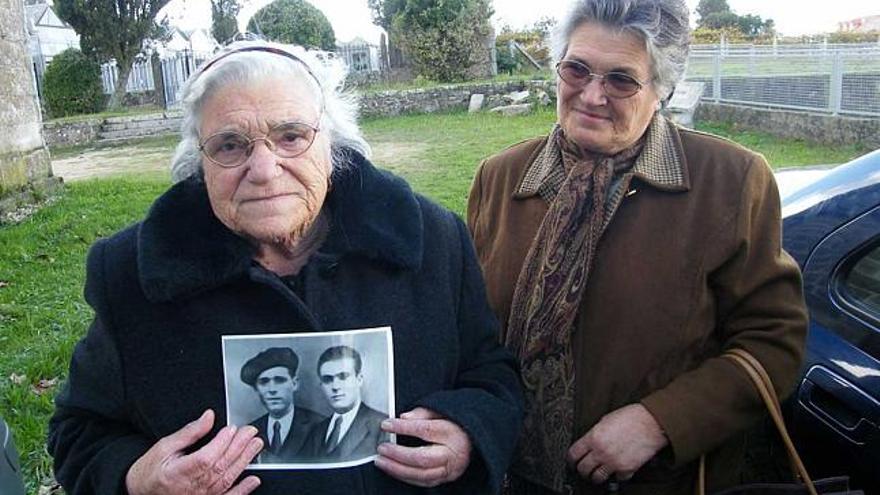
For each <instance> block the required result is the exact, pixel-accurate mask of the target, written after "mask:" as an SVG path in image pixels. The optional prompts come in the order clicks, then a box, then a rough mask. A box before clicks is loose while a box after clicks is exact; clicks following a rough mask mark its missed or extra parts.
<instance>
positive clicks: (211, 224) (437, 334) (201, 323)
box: [48, 156, 522, 495]
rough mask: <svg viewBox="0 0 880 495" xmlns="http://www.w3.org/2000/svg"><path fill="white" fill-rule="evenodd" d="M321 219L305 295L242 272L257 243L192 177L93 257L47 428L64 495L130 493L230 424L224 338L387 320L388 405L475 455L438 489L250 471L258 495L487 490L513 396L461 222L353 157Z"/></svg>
mask: <svg viewBox="0 0 880 495" xmlns="http://www.w3.org/2000/svg"><path fill="white" fill-rule="evenodd" d="M324 208H326V209H327V211H328V212H329V213H330V217H331V222H332V225H331V228H330V232H329V234H328V237H327V239H326V240H325V242H324V244H323V245H322V246H321V248H320V249H319V252H318V253H316V254H314V255H313V256H312V257H311V259H310V260H309V262H308V263H307V264H306V266H305V267H304V268H303V269H302V271H301V272H300V274H299V275H298V276H299V277H301V280H302V286H303V287H304V291H303V297H302V298H300V297H298V296H297V295H296V294H295V293H294V292H293V291H291V290H290V289H289V288H288V287H287V286H286V285H285V284H284V283H283V281H282V280H281V279H280V278H279V277H278V276H276V275H275V274H274V273H271V272H269V271H267V270H265V269H263V268H262V267H261V266H259V265H257V264H256V263H254V262H253V261H252V259H253V250H252V248H251V246H250V245H249V244H248V243H247V242H245V241H244V240H243V239H242V238H240V237H238V236H237V235H235V234H233V233H232V232H231V231H229V230H228V229H227V228H226V227H225V226H223V224H222V223H220V222H219V221H218V220H217V219H216V217H215V216H214V215H213V213H212V210H211V207H210V203H209V201H208V197H207V193H206V190H205V186H204V184H203V183H202V182H201V181H199V180H197V179H194V178H191V179H188V180H186V181H184V182H181V183H178V184H176V185H174V186H173V187H172V188H171V189H170V190H169V191H168V192H166V193H165V194H163V195H162V196H161V197H160V198H159V199H158V200H157V201H156V202H155V203H154V205H153V206H152V208H151V210H150V212H149V213H148V215H147V217H146V219H144V220H143V221H142V222H140V223H138V224H136V225H134V226H132V227H130V228H127V229H125V230H123V231H121V232H119V233H117V234H116V235H114V236H112V237H110V238H108V239H102V240H100V241H98V242H97V243H96V244H95V246H93V248H92V250H91V252H90V253H89V257H88V262H87V277H86V288H85V297H86V300H87V301H88V303H89V304H90V305H91V306H92V307H93V308H94V310H95V318H94V321H93V322H92V325H91V327H90V328H89V331H88V334H87V335H86V337H85V338H84V339H83V340H82V341H80V342H79V343H78V344H77V347H76V349H75V351H74V354H73V358H72V361H71V366H70V374H69V378H68V380H67V382H66V384H65V387H64V389H63V390H62V392H61V393H60V394H59V396H58V397H57V399H56V411H55V415H54V416H53V418H52V420H51V423H50V425H49V445H48V447H49V451H50V453H51V454H52V455H53V457H54V459H55V472H56V477H57V479H58V481H59V482H61V484H62V486H64V488H65V490H67V493H68V494H69V495H85V494H89V495H93V494H94V495H100V494H112V493H121V492H123V489H124V478H125V474H126V472H127V471H128V469H129V467H130V466H131V464H132V463H133V462H134V461H135V460H137V458H139V457H140V456H141V455H143V454H144V453H145V452H146V451H147V449H149V448H150V447H151V446H152V445H153V444H155V443H156V441H158V440H159V439H160V438H162V437H163V436H166V435H169V434H171V433H173V432H175V431H177V430H178V429H180V428H181V427H183V426H184V425H185V424H187V423H188V422H190V421H192V420H194V419H196V418H197V417H199V416H200V414H201V413H202V412H203V411H204V410H205V409H206V408H213V409H214V410H215V411H216V412H217V421H216V422H215V427H214V431H212V433H211V436H213V435H214V434H216V432H217V431H218V430H219V428H220V427H221V426H222V425H224V424H226V417H225V402H224V398H225V395H224V383H223V363H222V357H221V336H222V335H228V334H262V333H286V332H315V331H324V330H339V329H349V328H367V327H379V326H386V325H388V326H390V327H391V328H392V332H393V338H394V366H395V377H396V390H395V401H396V404H395V406H396V410H397V411H400V412H404V411H407V410H410V409H412V408H414V407H417V406H423V407H427V408H429V409H432V410H434V411H437V412H438V413H440V414H442V415H444V416H446V417H448V418H449V419H451V420H452V421H454V422H455V423H457V424H458V425H460V426H461V427H462V428H463V429H464V430H465V431H466V432H467V433H468V435H469V436H470V438H471V441H472V443H473V447H474V449H473V455H472V458H471V462H470V467H469V469H468V471H467V472H466V473H465V475H464V476H463V477H462V478H461V479H459V480H458V481H457V482H455V483H451V484H448V485H445V486H442V487H439V488H436V489H433V490H432V489H421V488H417V487H413V486H410V485H407V484H404V483H402V482H398V481H396V480H394V479H392V478H390V477H388V476H386V475H385V474H383V473H382V472H381V471H379V470H378V469H376V468H375V467H374V465H373V464H372V463H370V464H365V465H362V466H357V467H354V468H347V469H341V470H332V471H327V470H316V471H299V472H295V473H292V472H290V471H258V472H255V474H257V475H258V476H259V477H260V478H261V479H262V485H261V486H260V488H259V489H258V490H257V492H256V493H261V494H285V495H287V494H291V495H307V494H346V495H349V494H368V493H369V494H392V493H401V494H407V493H413V494H416V493H490V492H495V491H497V489H498V487H499V485H500V482H501V479H502V476H503V473H504V471H505V469H506V468H507V465H508V462H509V460H510V457H511V455H512V452H513V448H514V445H515V443H516V440H517V436H518V432H519V427H520V421H521V415H522V397H521V392H520V386H519V380H518V377H517V372H516V367H515V363H514V361H513V360H512V358H511V356H510V355H509V354H508V353H507V352H506V351H505V350H504V349H503V348H502V347H501V346H500V345H499V344H498V337H497V331H498V328H497V323H496V321H495V319H494V316H493V315H492V312H491V310H490V309H489V306H488V304H487V302H486V296H485V293H484V288H483V282H482V278H481V274H480V268H479V266H478V265H477V262H476V259H475V256H474V252H473V248H472V246H471V242H470V239H469V236H468V232H467V230H466V228H465V227H464V225H463V223H462V222H461V220H460V219H458V218H457V217H456V216H455V215H453V214H452V213H450V212H448V211H446V210H444V209H442V208H440V207H438V206H437V205H435V204H433V203H431V202H430V201H428V200H426V199H425V198H423V197H421V196H419V195H416V194H414V193H413V192H412V191H411V190H410V188H409V186H408V185H406V183H405V182H404V181H402V180H401V179H399V178H397V177H394V176H392V175H391V174H388V173H386V172H381V171H378V170H377V169H375V168H374V167H373V166H372V165H371V164H370V163H369V162H367V161H366V160H364V159H362V158H360V157H359V156H354V157H353V159H352V163H351V166H350V167H348V168H345V169H342V171H341V172H337V173H335V174H334V177H333V189H332V191H331V193H330V195H329V196H328V198H327V201H326V202H325V205H324ZM428 363H430V365H428Z"/></svg>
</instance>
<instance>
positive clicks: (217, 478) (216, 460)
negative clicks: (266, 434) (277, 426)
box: [125, 409, 263, 495]
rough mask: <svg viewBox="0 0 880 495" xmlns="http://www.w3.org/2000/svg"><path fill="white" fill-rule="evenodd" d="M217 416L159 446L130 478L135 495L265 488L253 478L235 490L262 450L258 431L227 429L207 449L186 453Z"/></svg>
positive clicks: (241, 494)
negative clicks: (241, 477)
mask: <svg viewBox="0 0 880 495" xmlns="http://www.w3.org/2000/svg"><path fill="white" fill-rule="evenodd" d="M213 424H214V412H213V411H211V410H210V409H208V410H207V411H205V412H204V413H203V414H202V416H201V417H200V418H199V419H197V420H195V421H193V422H192V423H190V424H188V425H186V426H184V427H183V428H181V429H179V430H177V431H176V432H174V433H172V434H171V435H168V436H167V437H164V438H162V439H161V440H159V441H158V442H156V444H155V445H153V447H151V448H150V450H148V451H147V453H145V454H144V455H143V456H141V457H140V458H139V459H138V460H137V461H135V463H134V464H132V466H131V468H130V469H129V470H128V473H127V474H126V476H125V486H126V488H127V489H128V493H129V494H131V495H162V494H194V495H195V494H198V495H202V494H205V495H208V494H228V495H246V494H248V493H251V492H252V491H254V490H255V489H256V488H257V487H258V486H260V479H259V478H257V477H256V476H248V477H247V478H245V479H243V480H242V481H241V483H239V484H238V485H235V486H233V483H235V480H236V479H237V478H238V476H239V475H240V474H241V473H242V471H244V468H245V467H247V465H248V463H250V461H251V459H253V458H254V456H256V455H257V454H258V453H259V452H260V450H262V448H263V441H262V440H260V439H259V438H255V436H256V434H257V430H256V428H254V427H253V426H245V427H243V428H240V429H239V428H236V427H235V426H227V427H225V428H223V429H222V430H220V431H219V432H218V433H217V436H215V437H214V438H213V439H212V440H211V441H210V442H208V444H207V445H205V446H204V447H202V448H200V449H199V450H197V451H195V452H193V453H191V454H186V455H185V454H184V453H183V451H184V449H186V448H187V447H189V446H190V445H192V444H194V443H196V442H197V441H198V440H199V439H200V438H202V437H204V436H205V435H207V434H208V432H209V431H211V426H212V425H213Z"/></svg>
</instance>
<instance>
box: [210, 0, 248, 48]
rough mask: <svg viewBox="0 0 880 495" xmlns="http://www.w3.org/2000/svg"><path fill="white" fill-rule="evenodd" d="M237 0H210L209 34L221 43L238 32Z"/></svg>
mask: <svg viewBox="0 0 880 495" xmlns="http://www.w3.org/2000/svg"><path fill="white" fill-rule="evenodd" d="M239 10H241V5H239V3H238V0H211V36H213V37H214V39H215V40H217V43H220V44H223V43H226V42H227V41H229V40H231V39H232V38H233V37H234V36H235V35H236V34H238V21H236V19H235V18H236V16H238V11H239Z"/></svg>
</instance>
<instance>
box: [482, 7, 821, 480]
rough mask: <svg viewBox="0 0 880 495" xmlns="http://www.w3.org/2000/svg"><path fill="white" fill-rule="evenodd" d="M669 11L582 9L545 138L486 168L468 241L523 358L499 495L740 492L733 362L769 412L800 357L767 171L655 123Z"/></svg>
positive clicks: (795, 304) (674, 74)
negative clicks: (513, 439)
mask: <svg viewBox="0 0 880 495" xmlns="http://www.w3.org/2000/svg"><path fill="white" fill-rule="evenodd" d="M688 37H689V29H688V11H687V8H686V6H685V4H684V2H683V1H682V0H579V1H577V2H576V4H575V5H574V6H573V8H572V10H571V12H570V14H569V15H568V17H567V18H565V19H563V21H562V22H561V23H560V25H559V28H558V32H557V33H556V38H557V39H556V46H555V52H554V55H555V57H556V58H557V60H558V64H557V65H556V69H557V74H558V76H559V77H558V81H557V90H558V106H557V113H558V115H557V117H558V121H557V122H558V123H557V124H556V125H555V126H554V128H553V130H552V132H551V133H550V134H549V136H546V137H542V138H537V139H532V140H529V141H525V142H522V143H519V144H516V145H514V146H512V147H510V148H509V149H507V150H505V151H503V152H501V153H499V154H497V155H495V156H493V157H491V158H489V159H487V160H486V161H485V162H483V164H482V165H481V166H480V169H479V171H478V172H477V175H476V178H475V180H474V184H473V188H472V191H471V195H470V199H469V204H468V224H469V227H470V230H471V233H472V235H473V238H474V241H475V244H476V247H477V252H478V257H479V259H480V263H481V265H482V268H483V272H484V276H485V278H486V283H487V288H488V291H489V297H490V302H491V304H492V306H493V309H494V310H495V312H496V314H497V315H498V317H499V319H500V320H501V321H502V322H504V323H505V325H504V329H503V339H504V342H505V343H506V345H507V346H508V347H509V348H511V349H512V350H513V351H514V352H515V353H516V354H517V356H518V358H519V360H520V364H521V365H522V370H523V379H524V383H525V386H526V390H527V399H528V404H527V417H526V424H525V430H524V434H523V435H522V436H521V439H520V445H519V452H518V454H517V459H516V460H515V462H514V466H513V468H512V469H511V474H510V476H509V491H510V492H511V493H540V494H543V493H583V494H588V493H597V492H600V491H601V490H602V487H601V485H602V484H604V483H606V482H607V481H608V480H609V479H610V478H611V477H612V476H613V477H615V478H617V479H619V480H629V481H628V484H627V485H628V486H627V487H626V488H625V493H629V494H640V493H644V494H648V493H650V494H673V493H675V494H677V493H681V494H685V493H692V491H693V486H694V481H695V480H694V479H695V474H696V464H697V460H698V459H699V457H700V456H701V455H702V454H710V455H709V456H708V473H709V489H710V490H714V489H719V488H722V487H724V486H727V485H729V484H731V483H733V482H736V481H738V479H737V475H738V466H739V463H740V460H741V457H742V447H743V441H742V440H743V435H742V433H743V431H744V430H745V429H746V428H747V427H748V426H749V425H750V424H751V423H753V422H754V421H755V420H756V418H758V417H759V415H760V414H761V413H762V410H763V406H762V405H761V401H760V398H759V397H758V395H757V392H756V391H755V390H754V389H753V387H752V385H751V383H750V382H749V381H748V379H747V378H746V376H745V374H744V373H743V372H742V371H741V370H739V369H738V368H737V367H736V365H735V364H733V363H732V362H729V361H728V360H726V359H722V358H720V357H719V356H720V354H721V353H722V352H723V351H724V350H726V349H730V348H741V349H745V350H747V351H749V352H750V353H752V354H753V355H754V356H755V357H757V358H758V359H759V360H760V362H761V363H762V364H763V365H764V366H765V367H766V368H767V370H768V371H769V373H770V375H771V377H772V380H773V382H774V384H775V386H776V387H777V392H779V393H780V394H784V393H786V392H787V391H788V390H789V388H790V387H791V386H792V384H793V381H794V379H795V376H796V373H797V370H798V366H799V363H800V360H801V356H802V352H803V341H804V335H805V331H806V311H805V308H804V303H803V298H802V294H801V281H800V274H799V272H798V268H797V265H796V264H795V263H794V261H793V260H792V259H791V258H790V257H789V256H788V255H787V254H786V253H785V252H783V251H782V249H781V247H780V209H779V197H778V193H777V190H776V185H775V183H774V180H773V175H772V173H771V171H770V168H769V167H768V165H767V163H766V161H765V160H764V159H763V157H761V156H760V155H758V154H756V153H754V152H751V151H749V150H747V149H745V148H743V147H741V146H738V145H736V144H734V143H731V142H729V141H726V140H724V139H721V138H718V137H715V136H711V135H708V134H703V133H700V132H695V131H691V130H687V129H682V128H680V127H677V126H676V125H674V124H672V123H671V122H669V121H667V120H666V119H665V118H664V117H662V116H661V115H660V113H659V112H658V109H659V108H660V107H661V102H663V101H665V100H666V99H668V97H669V96H670V95H671V92H672V90H673V87H674V86H675V84H676V82H677V81H679V80H680V78H681V77H682V74H683V72H684V67H685V63H686V60H687V53H688Z"/></svg>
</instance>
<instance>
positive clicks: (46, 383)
mask: <svg viewBox="0 0 880 495" xmlns="http://www.w3.org/2000/svg"><path fill="white" fill-rule="evenodd" d="M55 385H58V378H49V379H47V378H41V379H40V381H38V382H37V384H36V385H32V386H31V392H33V393H35V394H37V395H43V394H45V393H46V392H48V391H50V390H52V389H53V388H55Z"/></svg>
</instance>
